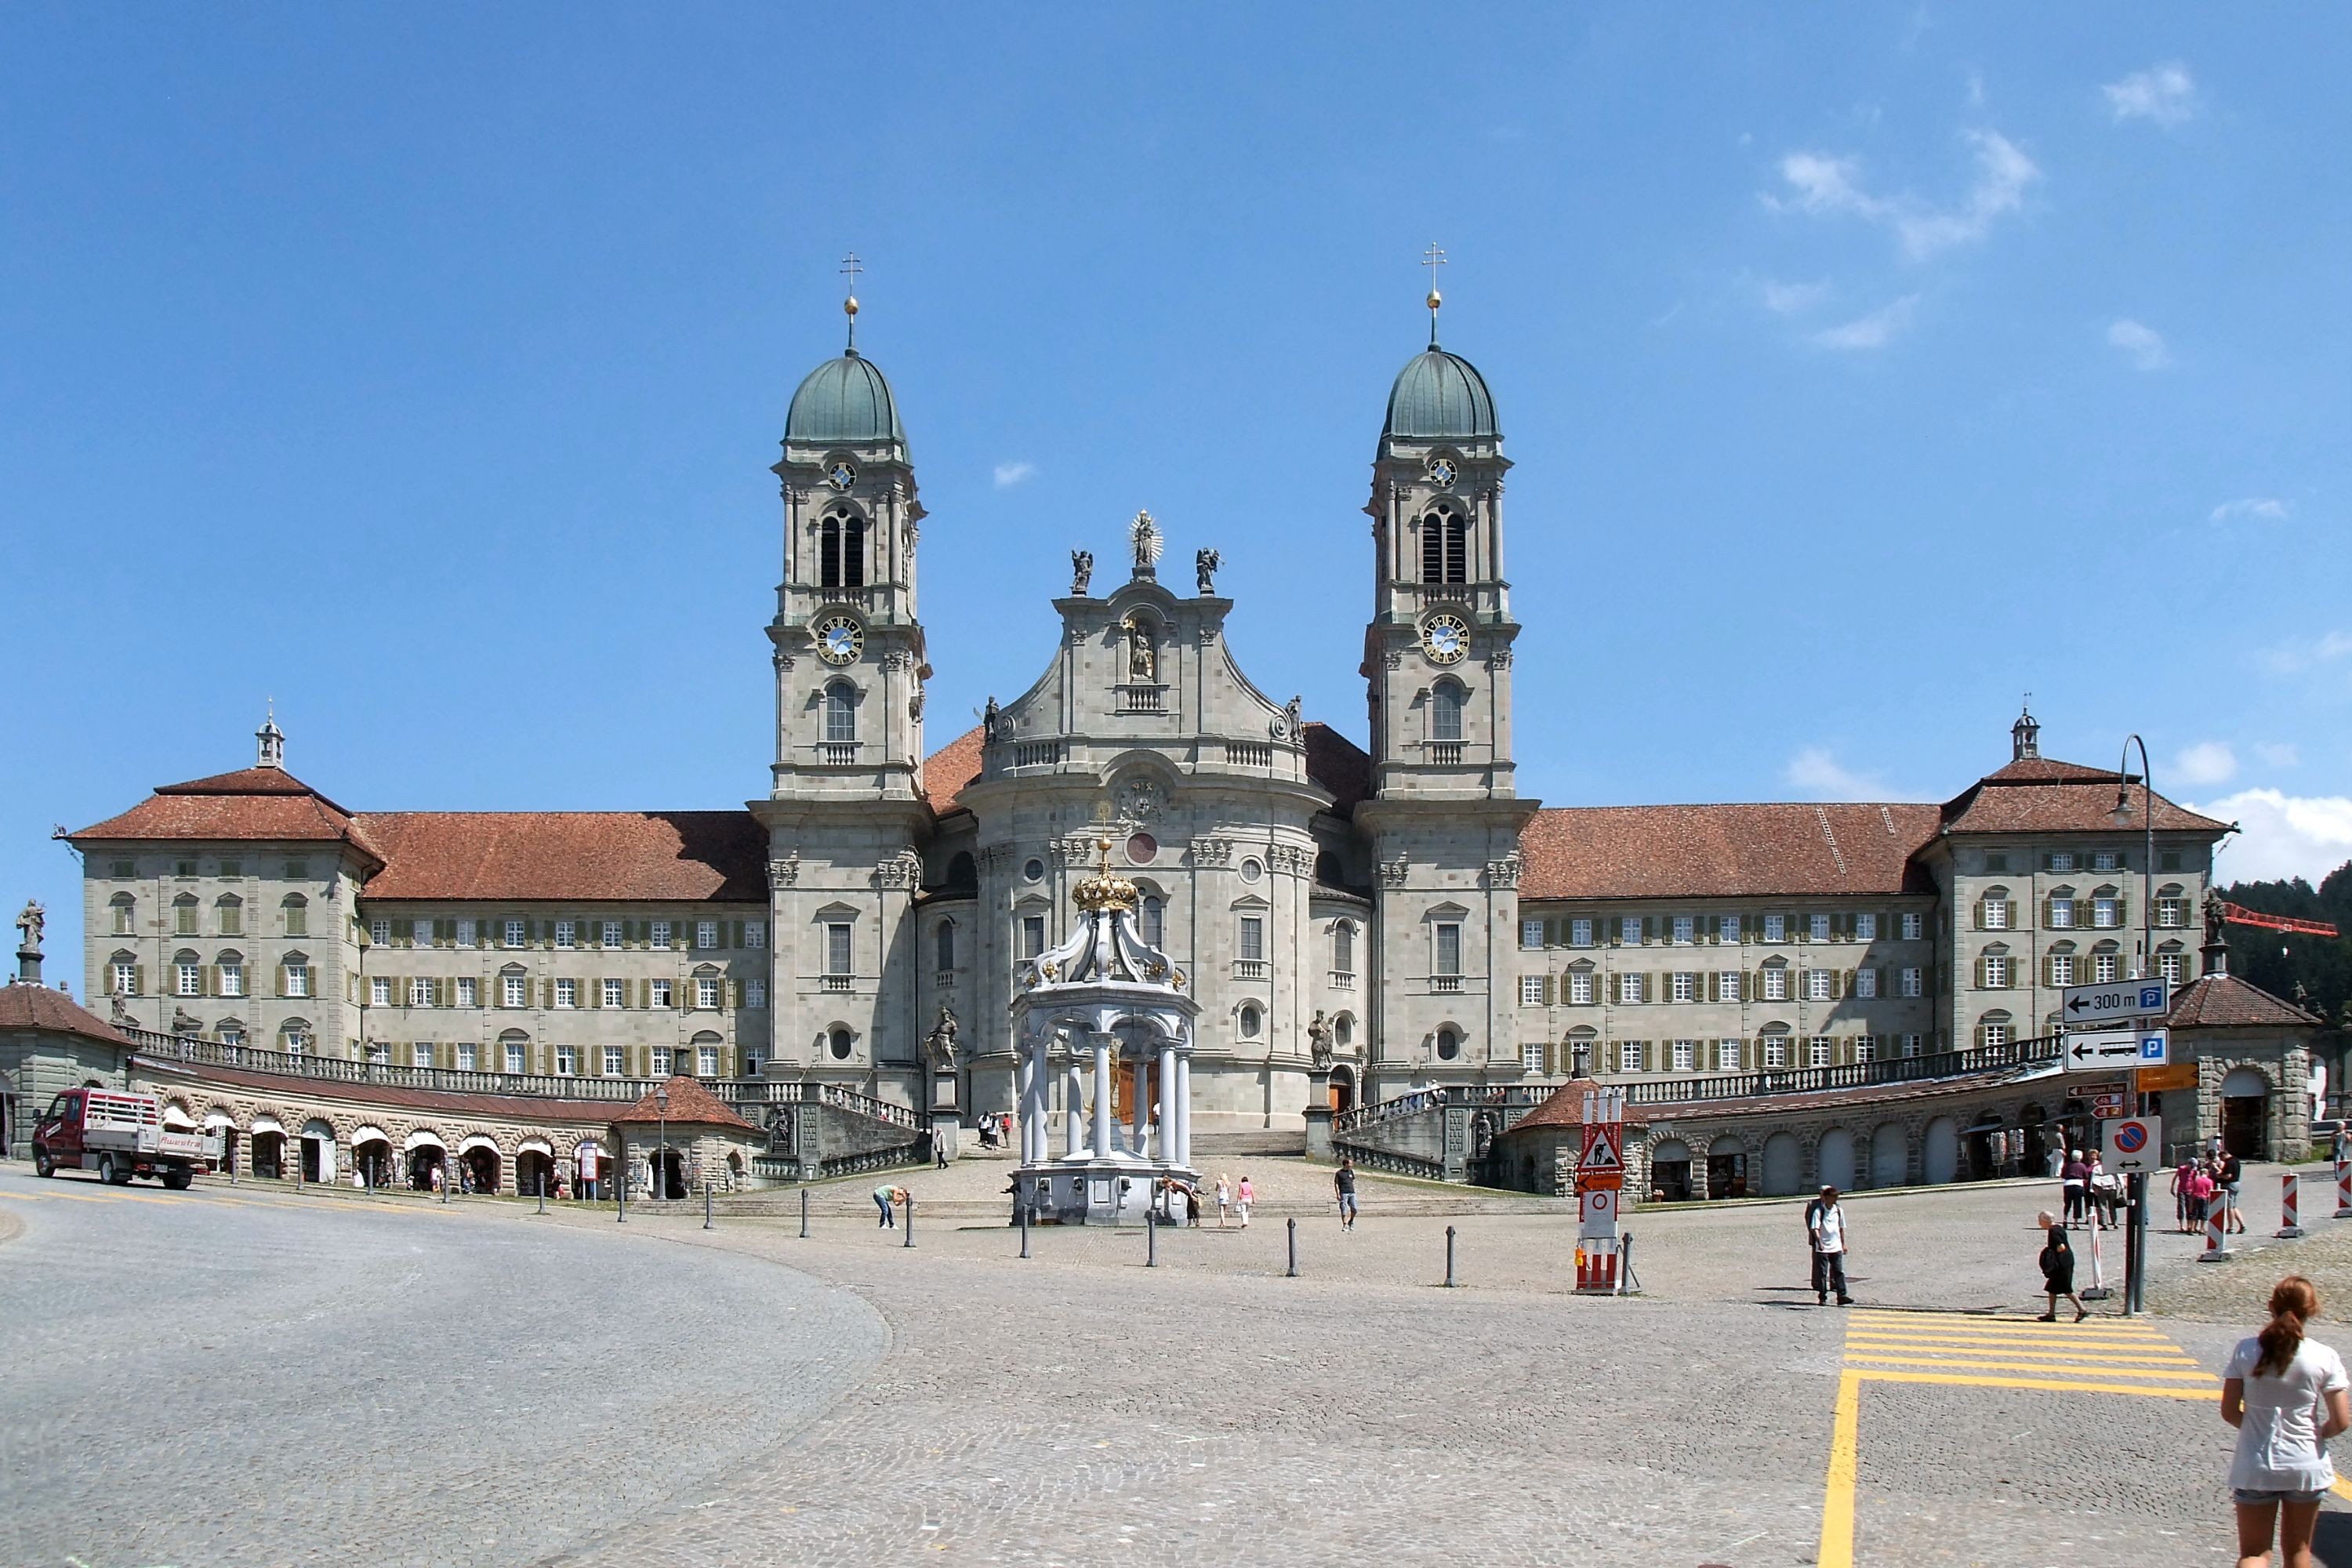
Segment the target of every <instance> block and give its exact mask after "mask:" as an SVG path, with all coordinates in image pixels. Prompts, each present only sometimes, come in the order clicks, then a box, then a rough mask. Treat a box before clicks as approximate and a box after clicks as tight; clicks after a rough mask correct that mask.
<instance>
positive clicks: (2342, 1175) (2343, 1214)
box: [2336, 1160, 2352, 1219]
mask: <svg viewBox="0 0 2352 1568" xmlns="http://www.w3.org/2000/svg"><path fill="white" fill-rule="evenodd" d="M2336 1218H2337V1219H2352V1160H2338V1161H2336Z"/></svg>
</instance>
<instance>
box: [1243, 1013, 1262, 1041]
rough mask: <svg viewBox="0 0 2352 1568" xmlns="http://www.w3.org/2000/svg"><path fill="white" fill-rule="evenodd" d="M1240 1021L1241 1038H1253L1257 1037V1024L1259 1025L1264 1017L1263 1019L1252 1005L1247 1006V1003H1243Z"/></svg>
mask: <svg viewBox="0 0 2352 1568" xmlns="http://www.w3.org/2000/svg"><path fill="white" fill-rule="evenodd" d="M1241 1022H1242V1038H1243V1039H1244V1040H1255V1039H1256V1038H1257V1031H1258V1026H1259V1025H1260V1024H1261V1023H1263V1022H1264V1019H1263V1017H1262V1016H1261V1015H1260V1014H1259V1013H1258V1010H1257V1009H1256V1008H1255V1007H1254V1006H1247V1005H1244V1007H1243V1008H1242V1015H1241Z"/></svg>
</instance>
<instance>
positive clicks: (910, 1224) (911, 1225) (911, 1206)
mask: <svg viewBox="0 0 2352 1568" xmlns="http://www.w3.org/2000/svg"><path fill="white" fill-rule="evenodd" d="M898 1245H899V1246H900V1247H912V1246H914V1245H915V1194H912V1193H908V1194H907V1239H906V1240H904V1241H902V1242H900V1243H899V1244H898Z"/></svg>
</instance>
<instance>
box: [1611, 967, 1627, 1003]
mask: <svg viewBox="0 0 2352 1568" xmlns="http://www.w3.org/2000/svg"><path fill="white" fill-rule="evenodd" d="M1624 1000H1625V977H1624V976H1623V975H1622V974H1617V973H1612V974H1611V975H1610V976H1609V1001H1610V1004H1611V1005H1612V1006H1614V1005H1618V1004H1621V1003H1622V1002H1623V1001H1624Z"/></svg>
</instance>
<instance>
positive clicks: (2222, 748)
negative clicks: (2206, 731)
mask: <svg viewBox="0 0 2352 1568" xmlns="http://www.w3.org/2000/svg"><path fill="white" fill-rule="evenodd" d="M2237 771H2238V753H2237V752H2233V751H2231V750H2230V747H2229V744H2228V742H2223V741H2200V742H2198V743H2197V744H2196V745H2193V746H2191V747H2189V749H2188V750H2187V751H2185V752H2181V753H2180V754H2179V756H2177V757H2175V758H2173V759H2172V774H2173V776H2174V777H2175V778H2178V779H2180V780H2183V781H2185V782H2186V783H2188V784H2192V785H2194V784H2223V783H2226V782H2228V780H2229V779H2230V777H2231V774H2233V773H2236V772H2237Z"/></svg>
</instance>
